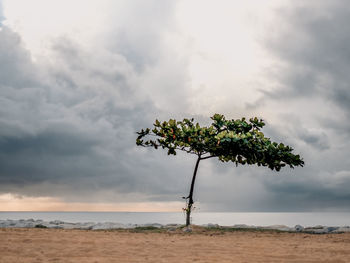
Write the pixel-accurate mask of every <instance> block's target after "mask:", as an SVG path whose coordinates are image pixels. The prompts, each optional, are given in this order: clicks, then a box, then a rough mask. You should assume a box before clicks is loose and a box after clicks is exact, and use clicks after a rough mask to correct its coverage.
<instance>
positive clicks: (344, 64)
mask: <svg viewBox="0 0 350 263" xmlns="http://www.w3.org/2000/svg"><path fill="white" fill-rule="evenodd" d="M349 12H350V10H349V9H348V8H347V3H346V2H345V1H323V2H322V3H319V2H315V1H309V2H307V3H305V2H302V1H296V2H293V4H290V5H288V6H285V7H283V8H279V9H278V13H279V16H277V17H276V19H275V20H274V21H273V24H271V25H270V27H272V29H273V30H270V33H269V34H267V35H266V37H265V41H264V43H263V44H264V46H265V48H266V50H267V51H268V52H269V53H270V55H271V56H272V58H273V59H274V60H273V63H271V65H270V67H269V68H268V71H267V76H268V78H270V79H271V83H272V85H271V86H272V87H273V88H270V89H269V90H262V92H261V94H262V97H261V99H259V100H258V101H257V103H256V104H255V105H254V104H249V105H247V106H248V107H249V108H250V109H256V112H259V111H264V112H265V114H266V113H267V115H268V116H269V117H270V124H271V125H269V127H268V128H267V131H268V134H270V135H271V134H272V135H273V136H272V137H273V138H278V139H283V138H287V141H288V142H289V143H291V145H293V146H294V147H293V148H295V149H297V150H298V151H300V152H301V153H302V156H303V157H304V159H305V162H306V167H305V168H303V169H297V170H296V171H293V173H294V174H295V176H292V177H289V176H287V177H286V176H284V175H288V174H289V172H287V171H285V172H282V173H281V175H282V176H279V177H278V178H274V179H271V178H269V177H266V178H265V179H264V180H263V184H265V190H266V191H267V192H269V193H270V194H271V195H270V196H269V198H268V199H267V200H268V202H269V203H270V205H269V206H270V207H271V208H272V209H273V210H285V209H287V210H291V211H300V210H301V211H310V210H311V211H312V210H337V209H338V210H344V209H345V210H348V207H347V205H346V203H348V202H349V201H350V196H349V195H348V194H347V191H346V190H345V189H344V188H343V187H342V185H346V184H347V181H346V180H347V179H346V176H345V177H341V178H342V179H340V175H343V174H347V173H348V171H349V165H348V162H347V159H346V158H347V157H346V156H348V155H349V154H350V152H349V147H350V145H349V140H348V139H349V135H350V134H349V131H350V130H349V128H350V126H349V123H348V121H347V119H348V118H349V114H350V111H349V109H350V108H349V105H350V100H349V95H350V87H349V74H347V72H348V71H349V67H350V63H349V61H348V59H347V58H348V56H349V54H350V49H349V46H348V45H347V42H348V37H349V33H350V32H349V29H348V27H346V24H348V23H349V22H350V21H349ZM277 25H278V26H277ZM339 182H342V183H339Z"/></svg>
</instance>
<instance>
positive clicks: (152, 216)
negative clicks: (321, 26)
mask: <svg viewBox="0 0 350 263" xmlns="http://www.w3.org/2000/svg"><path fill="white" fill-rule="evenodd" d="M31 218H32V219H35V220H36V219H42V220H44V221H52V220H61V221H64V222H71V223H77V222H95V223H99V222H101V223H102V222H115V223H122V224H128V223H130V224H148V223H159V224H184V222H185V215H184V214H183V213H175V212H0V220H6V219H14V220H19V219H31ZM192 223H193V224H196V225H203V224H209V223H211V224H219V225H221V226H233V225H236V224H246V225H254V226H269V225H286V226H289V227H293V226H295V225H302V226H316V225H323V226H350V213H228V212H226V213H205V212H197V213H196V212H193V213H192Z"/></svg>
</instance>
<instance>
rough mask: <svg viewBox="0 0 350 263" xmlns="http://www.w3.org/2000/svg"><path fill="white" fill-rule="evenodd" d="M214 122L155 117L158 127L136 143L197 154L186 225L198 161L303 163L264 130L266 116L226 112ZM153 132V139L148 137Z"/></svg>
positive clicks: (142, 133) (274, 167)
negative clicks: (202, 123) (232, 117)
mask: <svg viewBox="0 0 350 263" xmlns="http://www.w3.org/2000/svg"><path fill="white" fill-rule="evenodd" d="M211 119H212V120H213V123H212V124H211V125H210V126H209V127H201V126H200V125H199V124H198V123H194V119H184V120H183V121H176V120H172V119H171V120H169V121H164V122H159V121H158V120H156V121H155V123H154V124H153V126H154V128H153V129H152V130H151V129H149V128H147V129H142V130H141V131H140V132H138V133H137V134H138V137H137V139H136V144H137V145H139V146H144V147H154V148H155V149H158V147H161V148H163V149H167V150H168V155H170V154H173V155H176V151H177V150H181V151H185V152H187V153H190V154H195V155H197V161H196V165H195V168H194V172H193V176H192V182H191V188H190V193H189V195H188V196H187V197H184V198H185V199H186V200H187V201H186V208H185V209H184V210H185V211H186V226H188V225H190V216H191V211H192V208H193V203H194V202H193V189H194V183H195V180H196V175H197V170H198V165H199V162H200V161H201V160H206V159H209V158H214V157H217V158H218V159H219V160H220V161H222V162H229V161H231V162H233V163H235V164H236V166H237V165H238V164H242V165H245V164H248V165H252V164H257V165H258V166H267V167H268V168H270V169H271V170H276V171H280V169H281V168H282V167H284V166H286V165H289V167H290V168H294V166H303V165H304V162H303V160H302V159H301V158H300V156H299V155H294V154H293V153H292V151H293V148H291V147H290V146H287V145H284V144H283V143H279V144H278V143H276V142H271V140H270V138H266V137H265V136H264V134H263V133H262V132H261V131H260V129H261V128H262V127H264V126H265V123H264V122H263V120H261V119H258V118H256V117H255V118H251V119H249V121H246V119H245V118H242V119H237V120H226V119H225V117H224V116H223V115H220V114H215V115H214V116H213V117H211ZM146 136H151V138H152V139H149V140H144V137H146Z"/></svg>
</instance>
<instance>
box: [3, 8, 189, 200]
mask: <svg viewBox="0 0 350 263" xmlns="http://www.w3.org/2000/svg"><path fill="white" fill-rule="evenodd" d="M157 3H159V2H158V1H155V2H154V5H153V6H152V5H147V7H148V8H147V9H143V10H139V9H133V8H131V10H129V12H131V13H132V12H135V10H138V11H137V13H138V14H139V15H143V16H144V19H142V22H140V24H139V26H140V29H139V31H137V30H136V29H135V30H133V31H131V32H132V33H128V36H129V37H127V38H126V39H127V41H128V43H127V45H124V44H123V43H114V44H113V46H109V47H108V48H107V49H106V48H105V47H104V46H103V45H102V46H101V49H99V50H94V51H93V52H92V51H91V50H86V49H83V48H82V47H81V46H80V45H79V44H78V43H75V42H73V41H71V40H70V39H69V37H59V38H56V39H54V40H53V42H52V49H51V53H50V60H47V61H46V60H43V59H41V60H40V61H38V62H33V61H32V60H31V55H30V53H29V51H27V50H26V48H25V46H24V44H23V43H22V41H21V38H20V36H19V35H18V34H17V33H14V32H13V31H12V30H11V29H9V28H8V27H6V26H3V27H2V30H1V31H0V39H1V41H0V62H1V63H0V67H1V70H0V74H1V75H0V101H1V105H2V106H1V109H0V123H1V125H0V167H1V168H0V192H2V193H6V192H12V193H17V194H23V195H33V196H57V197H61V198H65V199H66V200H78V201H82V200H93V201H106V200H107V201H124V202H126V201H145V200H174V198H175V200H177V198H179V197H180V196H182V195H183V194H182V193H181V192H182V190H183V181H184V176H185V175H184V173H178V172H179V170H181V169H186V168H188V164H189V162H187V161H181V160H179V159H177V160H175V161H173V162H169V163H166V162H163V160H165V159H167V160H168V157H167V156H166V154H165V153H154V154H152V155H149V154H148V152H149V151H148V150H147V149H138V148H136V146H135V136H136V134H135V132H136V131H138V130H139V129H141V128H144V127H147V126H150V125H151V124H152V123H153V120H154V119H155V118H157V117H161V116H168V115H169V113H168V112H167V111H164V110H159V109H158V108H157V107H156V106H155V103H154V101H153V100H152V99H151V97H152V95H153V94H152V92H153V91H152V90H146V89H145V88H144V87H143V82H142V80H143V79H144V76H143V75H142V73H140V69H141V68H140V66H142V67H145V66H147V68H148V70H153V71H154V72H155V74H157V70H158V67H159V65H158V60H159V59H160V58H159V57H158V58H157V57H156V54H155V51H154V48H155V47H158V48H157V50H158V53H159V54H166V53H169V56H171V50H161V48H162V47H161V43H160V42H161V41H162V30H166V27H167V26H166V21H167V20H166V17H167V16H169V17H171V12H172V9H171V8H170V7H171V5H169V7H167V6H168V5H165V4H161V5H160V7H158V5H157ZM162 3H163V2H162ZM159 8H161V9H162V10H158V9H159ZM151 9H152V10H151ZM153 9H155V10H158V11H157V12H158V13H159V14H158V15H159V16H158V18H157V17H156V16H153V15H151V13H152V12H153V11H154V10H153ZM151 11H152V12H151ZM161 11H162V12H161ZM135 15H136V14H135ZM132 17H134V16H132ZM147 18H150V19H151V21H150V22H151V23H150V25H151V27H149V28H148V27H147V26H146V27H147V28H146V27H145V25H144V24H142V23H145V19H146V20H147ZM135 21H136V20H135ZM163 22H164V23H163ZM146 24H147V23H146ZM144 30H146V31H147V30H148V31H147V34H145V32H144ZM138 33H139V34H140V35H141V38H142V39H143V40H144V42H145V41H146V42H147V43H148V44H147V43H146V44H145V45H143V44H142V43H140V42H139V41H140V40H141V39H139V38H138ZM142 34H145V35H144V36H142ZM117 35H118V34H117ZM130 36H131V37H130ZM146 37H147V38H146ZM141 42H142V41H141ZM125 46H129V47H130V48H131V49H129V50H127V51H126V49H125ZM141 47H142V48H141ZM141 57H144V59H143V58H141ZM139 58H140V59H139ZM151 58H152V59H151ZM134 59H135V60H134ZM178 61H179V60H178ZM179 62H180V64H179V65H178V66H177V65H176V64H175V63H177V62H174V64H173V65H174V66H175V67H177V68H178V69H179V70H177V72H178V73H177V76H179V75H178V74H183V75H184V76H185V73H181V71H182V72H184V69H183V67H182V62H181V61H179ZM160 67H161V68H163V70H164V67H162V66H160ZM161 74H170V73H167V72H165V73H164V72H162V73H161ZM162 81H164V82H165V81H168V80H167V79H164V80H162ZM181 81H182V80H181V78H180V80H178V82H177V83H180V82H181ZM153 84H154V85H161V83H160V84H159V83H156V82H154V83H153ZM173 84H174V83H172V85H173ZM149 85H150V84H149ZM180 86H183V85H182V84H181V85H180ZM182 93H183V92H182ZM165 97H166V96H165ZM176 99H177V97H176V96H173V97H172V100H173V101H174V102H175V103H176ZM179 100H181V99H180V98H179ZM181 103H184V100H181ZM169 116H170V115H169ZM180 156H181V155H180ZM180 162H181V165H179V163H180ZM174 167H177V169H175V168H174ZM178 167H180V169H179V168H178ZM179 174H180V175H179ZM186 182H187V181H186ZM107 192H108V193H107ZM104 193H106V194H105V195H104ZM126 194H129V195H126ZM130 194H131V195H132V194H135V195H137V194H141V195H144V197H145V198H146V199H145V200H133V199H132V196H130ZM123 195H124V196H123ZM170 195H172V196H171V198H172V199H170ZM116 197H118V198H116Z"/></svg>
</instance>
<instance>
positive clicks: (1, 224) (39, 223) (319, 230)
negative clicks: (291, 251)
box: [0, 219, 350, 234]
mask: <svg viewBox="0 0 350 263" xmlns="http://www.w3.org/2000/svg"><path fill="white" fill-rule="evenodd" d="M192 226H195V227H202V228H204V229H205V228H206V229H209V230H210V229H217V230H222V231H237V230H257V231H259V230H275V231H281V232H292V233H298V232H301V233H311V234H331V233H334V234H336V233H350V226H322V225H317V226H312V227H304V226H301V225H296V226H294V227H288V226H285V225H270V226H253V225H245V224H236V225H232V226H221V225H218V224H204V225H191V227H190V228H185V227H184V225H181V224H158V223H148V224H122V223H116V222H100V223H95V222H78V223H71V222H64V221H61V220H53V221H44V220H40V219H37V220H34V219H19V220H12V219H7V220H0V229H1V228H47V229H66V230H69V229H80V230H118V229H138V228H139V229H141V228H145V229H162V230H165V231H168V232H171V231H177V230H179V229H182V230H184V231H187V232H191V231H192Z"/></svg>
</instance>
